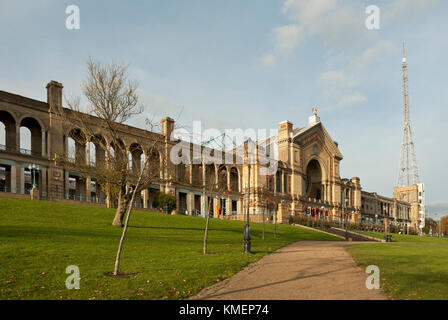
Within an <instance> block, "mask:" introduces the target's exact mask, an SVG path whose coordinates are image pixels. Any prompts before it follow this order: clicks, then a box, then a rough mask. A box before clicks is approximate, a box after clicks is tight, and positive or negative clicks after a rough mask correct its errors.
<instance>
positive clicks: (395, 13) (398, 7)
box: [381, 0, 440, 24]
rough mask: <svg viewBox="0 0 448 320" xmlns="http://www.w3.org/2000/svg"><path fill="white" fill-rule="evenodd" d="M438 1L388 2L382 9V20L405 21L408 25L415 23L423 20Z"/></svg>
mask: <svg viewBox="0 0 448 320" xmlns="http://www.w3.org/2000/svg"><path fill="white" fill-rule="evenodd" d="M439 2H440V0H425V1H421V0H394V1H390V2H388V4H387V5H385V6H384V8H383V9H382V11H381V12H382V18H384V19H385V21H391V22H392V21H394V22H396V21H397V20H400V21H401V20H406V21H408V22H410V23H414V24H415V23H417V22H420V21H422V20H424V19H425V18H426V17H427V16H428V13H429V11H430V10H431V9H433V8H434V7H435V6H436V5H437V4H438V3H439Z"/></svg>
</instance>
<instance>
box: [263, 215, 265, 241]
mask: <svg viewBox="0 0 448 320" xmlns="http://www.w3.org/2000/svg"><path fill="white" fill-rule="evenodd" d="M264 221H265V219H264V210H263V238H262V239H263V240H264V223H265V222H264Z"/></svg>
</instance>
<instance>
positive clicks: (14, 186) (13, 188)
mask: <svg viewBox="0 0 448 320" xmlns="http://www.w3.org/2000/svg"><path fill="white" fill-rule="evenodd" d="M10 188H11V192H12V193H17V190H18V189H17V164H15V165H13V166H11V185H10Z"/></svg>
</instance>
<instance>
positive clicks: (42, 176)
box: [40, 167, 48, 198]
mask: <svg viewBox="0 0 448 320" xmlns="http://www.w3.org/2000/svg"><path fill="white" fill-rule="evenodd" d="M40 180H41V185H40V189H41V191H42V195H43V196H45V195H46V196H47V198H48V186H47V168H46V167H41V170H40Z"/></svg>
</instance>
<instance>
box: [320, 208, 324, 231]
mask: <svg viewBox="0 0 448 320" xmlns="http://www.w3.org/2000/svg"><path fill="white" fill-rule="evenodd" d="M324 210H325V207H324V206H322V207H321V208H320V213H321V219H320V226H321V228H323V222H322V214H323V213H324Z"/></svg>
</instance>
